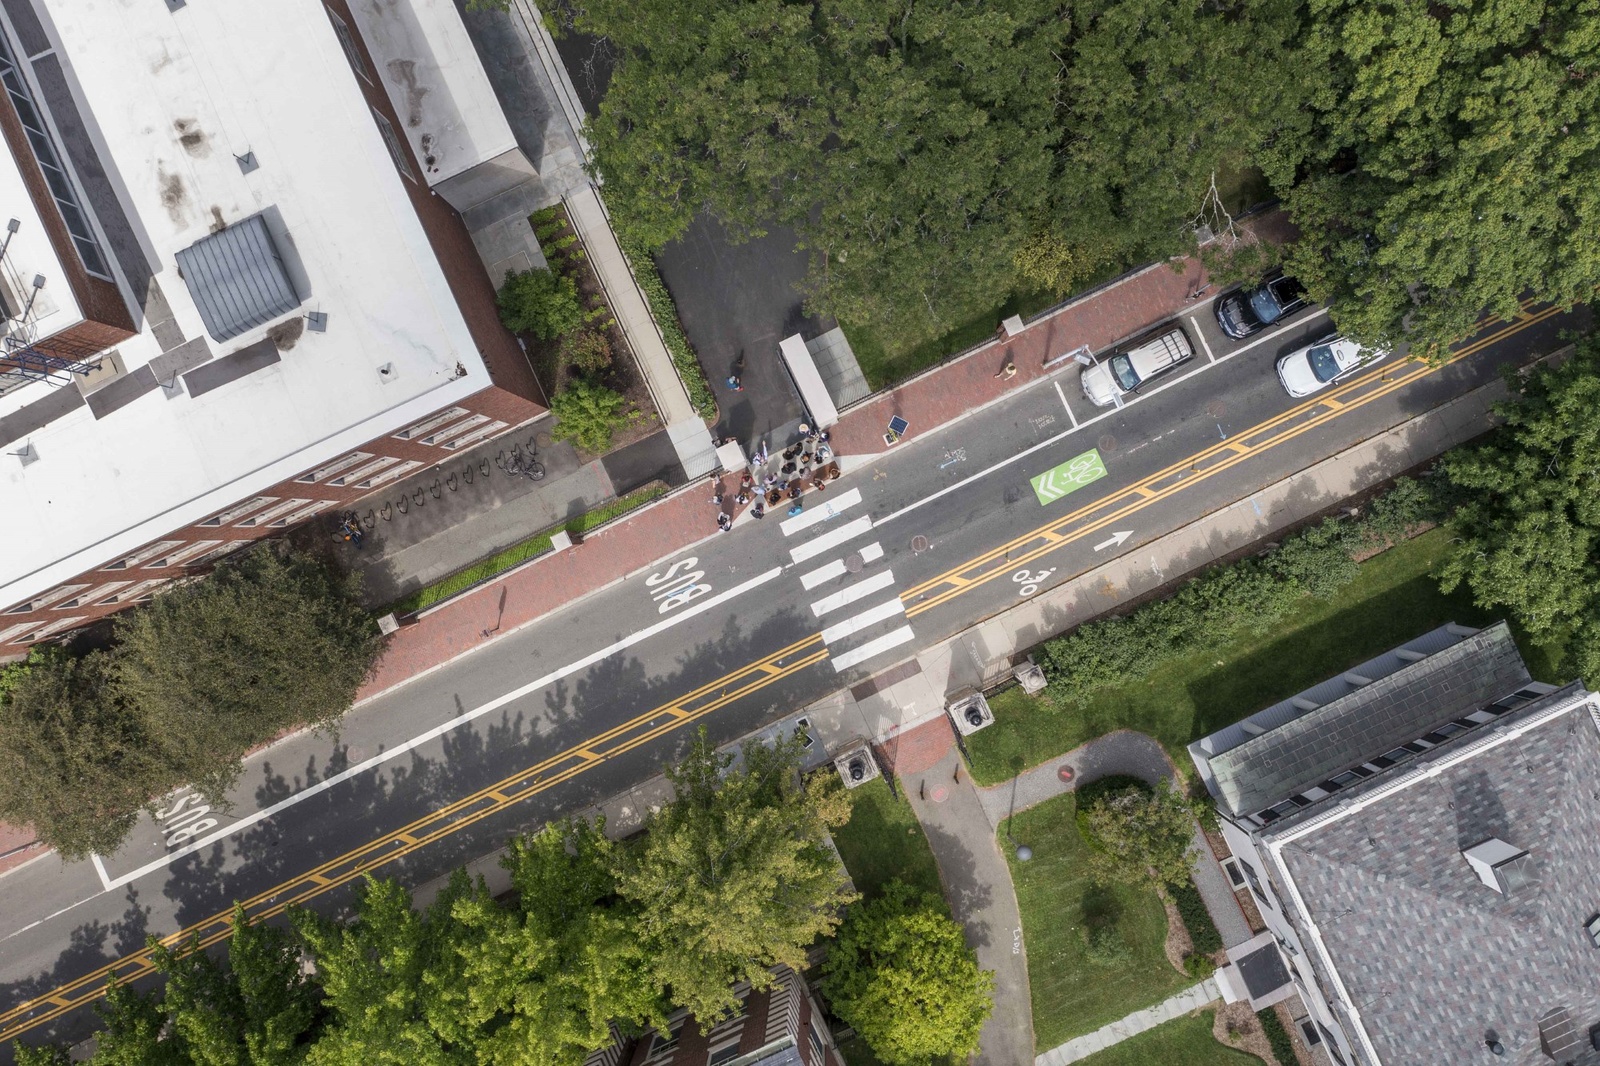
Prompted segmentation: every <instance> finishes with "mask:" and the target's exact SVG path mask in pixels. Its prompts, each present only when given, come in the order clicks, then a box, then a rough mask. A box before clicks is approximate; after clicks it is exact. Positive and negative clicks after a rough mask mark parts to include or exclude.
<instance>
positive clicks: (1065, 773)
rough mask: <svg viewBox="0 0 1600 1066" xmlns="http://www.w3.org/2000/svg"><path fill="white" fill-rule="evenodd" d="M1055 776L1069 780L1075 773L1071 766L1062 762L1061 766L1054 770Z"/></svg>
mask: <svg viewBox="0 0 1600 1066" xmlns="http://www.w3.org/2000/svg"><path fill="white" fill-rule="evenodd" d="M1056 776H1057V777H1059V778H1061V780H1063V781H1071V780H1072V779H1073V778H1074V777H1075V776H1077V775H1076V774H1075V773H1074V772H1073V769H1072V767H1070V766H1068V765H1066V764H1065V763H1063V764H1062V765H1061V768H1060V769H1058V770H1057V771H1056Z"/></svg>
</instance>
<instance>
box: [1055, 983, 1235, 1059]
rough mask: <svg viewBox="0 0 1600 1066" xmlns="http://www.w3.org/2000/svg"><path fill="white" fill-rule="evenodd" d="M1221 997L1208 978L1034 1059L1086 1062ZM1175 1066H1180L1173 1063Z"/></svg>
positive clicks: (1218, 990)
mask: <svg viewBox="0 0 1600 1066" xmlns="http://www.w3.org/2000/svg"><path fill="white" fill-rule="evenodd" d="M1221 998H1222V990H1221V989H1220V988H1218V987H1217V981H1216V978H1214V977H1208V978H1206V979H1205V980H1204V981H1201V982H1200V983H1199V984H1197V985H1194V986H1192V987H1190V988H1186V989H1184V990H1183V991H1182V992H1179V993H1178V994H1177V995H1175V996H1173V997H1172V998H1171V999H1167V1000H1163V1001H1162V1002H1160V1003H1157V1004H1156V1005H1155V1006H1153V1007H1146V1008H1145V1009H1144V1010H1140V1011H1134V1012H1133V1013H1132V1014H1130V1015H1128V1016H1127V1017H1126V1018H1118V1019H1117V1020H1116V1021H1114V1022H1112V1023H1111V1024H1109V1025H1102V1026H1101V1027H1100V1028H1098V1029H1096V1030H1095V1031H1094V1032H1092V1033H1087V1034H1085V1035H1084V1036H1080V1037H1076V1038H1075V1039H1072V1040H1068V1041H1067V1042H1066V1043H1065V1044H1061V1045H1059V1046H1057V1047H1053V1048H1051V1049H1050V1050H1049V1051H1046V1052H1045V1053H1044V1054H1042V1055H1040V1056H1038V1057H1037V1058H1036V1059H1034V1063H1035V1066H1066V1064H1067V1063H1069V1062H1077V1061H1078V1060H1079V1059H1086V1058H1088V1057H1089V1056H1090V1055H1093V1054H1094V1053H1095V1052H1097V1051H1104V1050H1105V1049H1106V1048H1108V1047H1110V1046H1111V1045H1113V1044H1120V1043H1121V1042H1122V1041H1124V1040H1126V1039H1128V1037H1130V1036H1137V1035H1138V1034H1140V1033H1142V1032H1145V1031H1146V1030H1149V1029H1154V1028H1155V1027H1156V1026H1158V1025H1160V1024H1161V1023H1162V1022H1170V1021H1171V1020H1172V1019H1174V1018H1181V1017H1183V1016H1184V1015H1185V1014H1189V1013H1190V1012H1192V1011H1196V1010H1199V1009H1200V1008H1201V1007H1203V1006H1205V1005H1206V1004H1207V1003H1214V1002H1216V1001H1217V1000H1219V999H1221ZM1173 1066H1180V1064H1177V1063H1174V1064H1173Z"/></svg>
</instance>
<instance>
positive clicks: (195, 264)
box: [177, 215, 300, 341]
mask: <svg viewBox="0 0 1600 1066" xmlns="http://www.w3.org/2000/svg"><path fill="white" fill-rule="evenodd" d="M177 260H178V275H179V276H180V277H182V278H183V280H184V283H185V284H186V285H188V286H189V294H190V295H191V296H193V297H194V302H195V306H196V307H197V308H198V309H199V311H200V318H201V320H202V321H204V322H205V325H206V332H207V333H209V334H211V336H212V338H213V339H215V340H219V341H225V340H228V339H230V338H233V337H237V336H239V335H240V334H241V333H245V332H248V331H249V330H251V329H253V328H255V327H256V326H264V325H266V324H267V323H268V322H271V321H272V320H273V319H275V318H278V317H279V316H281V315H283V314H285V313H287V312H289V311H292V310H294V309H295V308H296V307H298V306H300V297H299V296H298V295H296V293H295V290H294V285H293V284H292V283H291V282H290V280H289V273H288V271H287V270H286V269H285V267H284V263H283V257H282V256H281V255H280V254H279V250H278V244H277V242H276V241H275V240H274V239H273V237H272V233H271V231H270V230H268V228H267V222H266V219H265V218H264V217H263V216H262V215H252V216H250V217H249V218H247V219H244V220H243V221H240V222H236V223H234V224H233V225H231V226H229V227H228V228H227V229H224V230H220V231H218V232H216V233H213V234H211V235H210V236H208V237H202V238H201V239H200V240H198V241H196V242H195V243H194V244H191V245H190V246H189V247H187V248H185V249H183V250H182V251H180V252H179V253H178V255H177Z"/></svg>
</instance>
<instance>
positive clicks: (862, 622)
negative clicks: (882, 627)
mask: <svg viewBox="0 0 1600 1066" xmlns="http://www.w3.org/2000/svg"><path fill="white" fill-rule="evenodd" d="M905 613H906V605H905V603H904V602H902V601H901V599H900V597H899V596H896V597H895V598H894V599H892V600H890V601H889V602H887V603H880V604H878V606H876V607H869V608H867V609H866V610H865V611H862V612H861V613H860V614H858V615H852V616H851V617H849V618H846V619H845V620H844V621H842V622H836V623H834V624H833V625H831V626H829V627H828V628H827V629H824V630H823V631H822V643H824V644H832V643H833V642H834V641H836V640H842V639H844V638H845V637H848V636H850V635H851V634H854V633H859V632H861V631H862V630H863V629H867V628H869V627H871V626H875V625H877V624H878V623H879V622H882V621H883V620H885V619H887V618H893V617H894V616H895V615H897V614H905Z"/></svg>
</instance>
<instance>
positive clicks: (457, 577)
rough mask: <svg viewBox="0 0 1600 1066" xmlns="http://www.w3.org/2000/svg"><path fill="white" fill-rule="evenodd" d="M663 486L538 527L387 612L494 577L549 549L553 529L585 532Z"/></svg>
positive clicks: (413, 607) (416, 606) (417, 606)
mask: <svg viewBox="0 0 1600 1066" xmlns="http://www.w3.org/2000/svg"><path fill="white" fill-rule="evenodd" d="M666 492H667V487H666V486H665V485H662V484H660V483H659V482H658V483H656V484H654V485H646V486H645V487H644V488H642V489H636V490H635V491H633V492H630V493H628V495H626V496H620V497H618V498H617V499H615V500H612V501H611V502H610V503H607V504H603V505H602V506H600V507H596V508H595V509H594V510H592V511H585V512H584V513H583V514H581V515H579V516H578V517H576V518H573V519H570V520H568V521H566V522H563V523H561V524H560V525H558V526H551V527H550V528H549V529H546V530H541V531H540V532H538V533H535V534H534V535H533V536H531V537H529V538H527V539H526V540H522V541H518V542H517V543H516V544H513V545H512V546H511V547H509V548H506V549H505V550H504V551H500V552H496V553H495V554H494V555H491V556H489V557H488V558H487V559H483V560H480V561H479V562H476V563H474V564H473V565H471V566H469V567H467V568H466V569H465V570H457V571H456V572H455V573H453V574H451V575H449V576H448V577H443V578H440V579H439V580H438V581H435V582H433V583H432V584H431V585H424V586H422V588H420V589H417V590H416V591H415V592H412V593H408V594H407V595H405V596H403V597H401V598H400V599H398V600H396V601H395V602H393V603H391V604H390V605H389V607H388V608H387V613H392V614H411V613H413V612H415V611H420V610H422V609H423V608H424V607H431V606H433V605H434V604H436V603H438V602H439V601H440V600H444V599H448V598H449V597H451V596H454V595H455V594H456V593H458V592H462V591H464V590H466V589H469V588H471V587H472V586H473V585H476V584H479V583H480V582H484V581H487V580H489V579H490V578H492V577H494V576H495V575H497V574H503V573H505V572H506V571H507V570H510V569H511V568H512V567H514V566H517V565H519V564H521V563H525V562H527V561H528V560H529V559H532V558H533V557H534V556H536V555H543V554H544V553H545V552H547V551H549V550H550V537H551V535H552V534H554V533H555V532H556V531H557V530H563V529H564V530H566V531H567V532H568V533H573V534H578V533H587V532H589V531H590V530H591V529H595V528H596V527H598V526H602V525H604V524H605V523H607V522H609V521H611V520H612V519H613V518H617V517H619V516H621V515H625V514H627V513H628V512H629V511H631V510H633V509H634V508H636V507H642V506H644V505H645V504H647V503H649V502H650V501H651V500H654V499H656V498H658V497H660V496H664V495H666Z"/></svg>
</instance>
